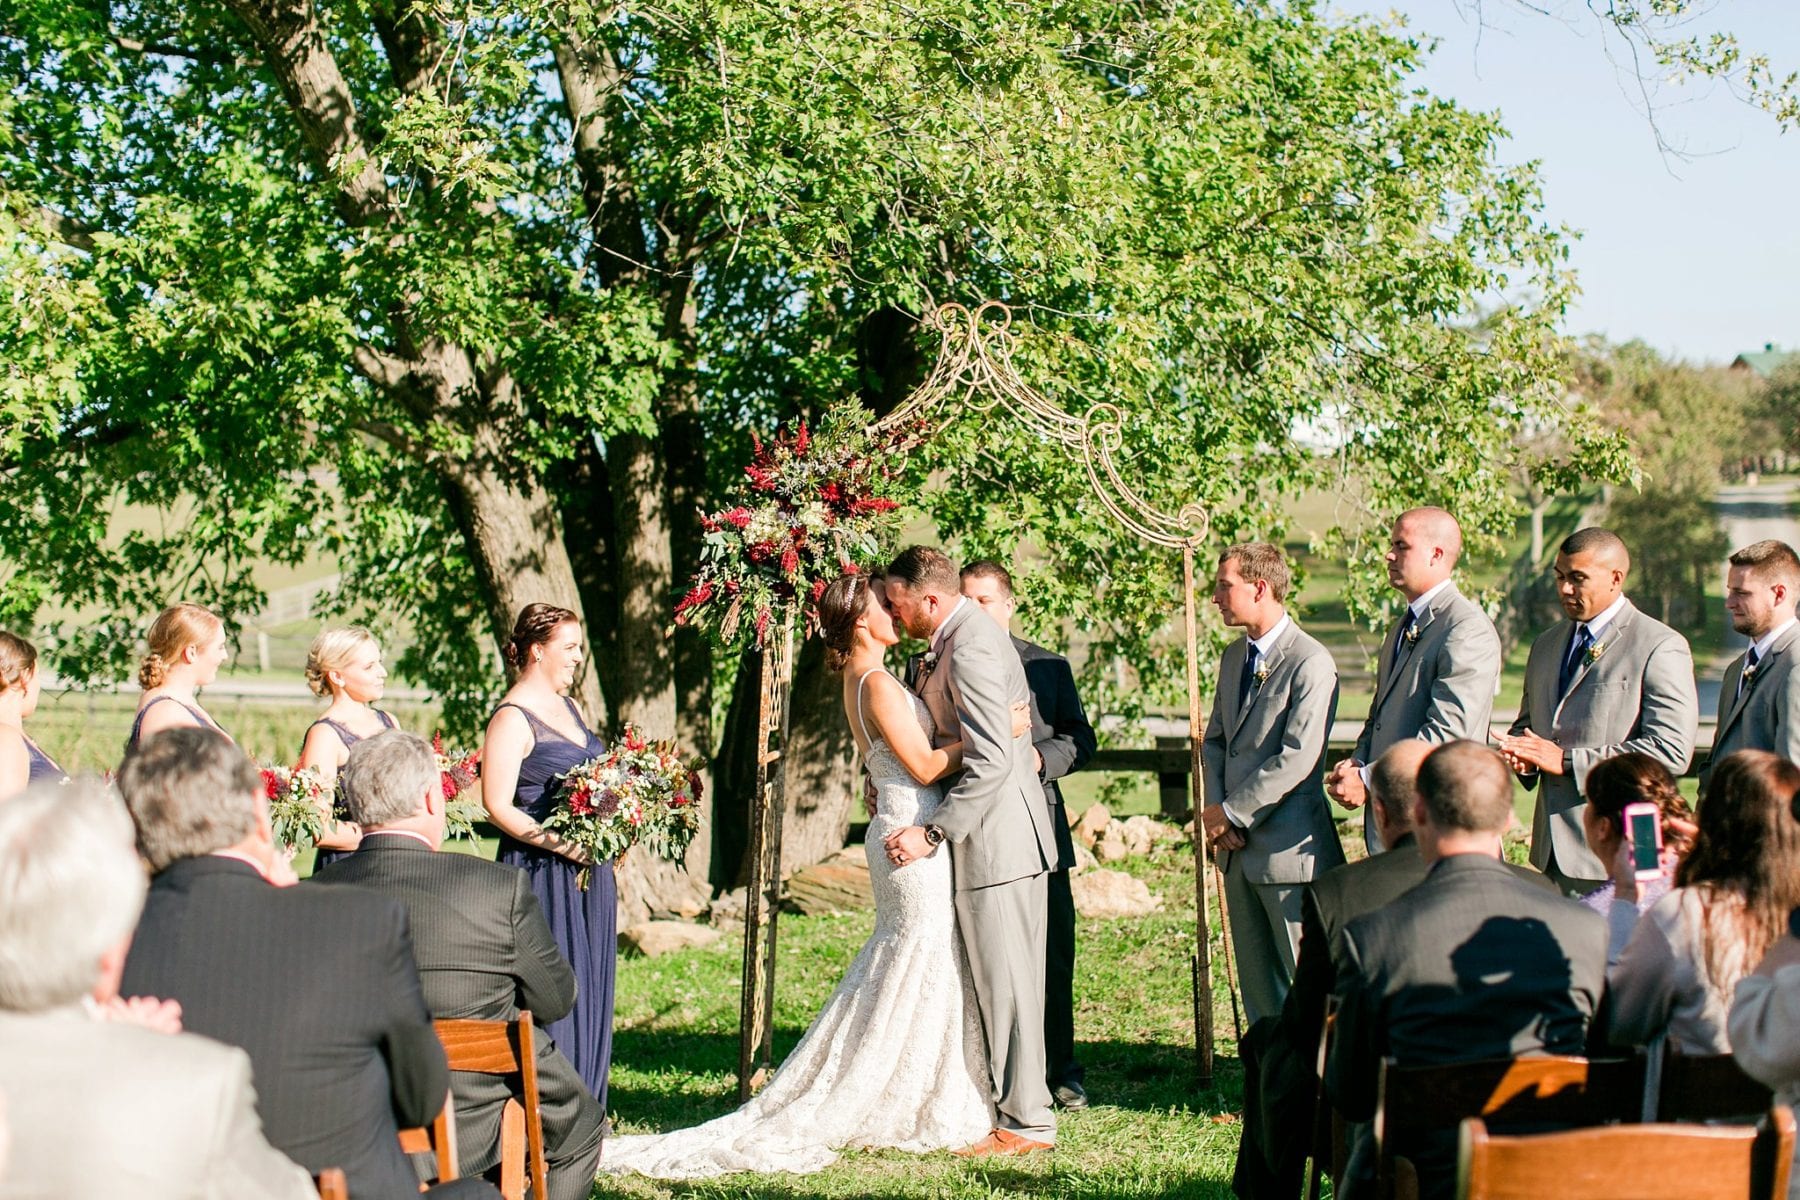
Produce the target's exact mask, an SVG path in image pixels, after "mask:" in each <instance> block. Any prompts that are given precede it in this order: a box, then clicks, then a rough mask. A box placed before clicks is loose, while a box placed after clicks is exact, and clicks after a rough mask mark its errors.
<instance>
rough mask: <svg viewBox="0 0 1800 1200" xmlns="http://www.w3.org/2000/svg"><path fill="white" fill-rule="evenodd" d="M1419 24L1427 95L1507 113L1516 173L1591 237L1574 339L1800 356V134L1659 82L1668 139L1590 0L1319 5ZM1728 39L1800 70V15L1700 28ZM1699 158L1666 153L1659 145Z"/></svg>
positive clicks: (1579, 250)
mask: <svg viewBox="0 0 1800 1200" xmlns="http://www.w3.org/2000/svg"><path fill="white" fill-rule="evenodd" d="M1320 2H1321V7H1322V8H1323V9H1324V10H1325V11H1333V10H1335V11H1339V12H1343V13H1357V14H1370V15H1374V16H1379V17H1385V16H1386V15H1387V14H1389V13H1390V12H1393V11H1398V12H1400V13H1402V14H1404V15H1405V18H1406V24H1407V26H1408V28H1409V29H1410V30H1411V31H1412V32H1413V33H1415V34H1417V35H1430V36H1435V37H1436V38H1438V39H1439V46H1438V49H1437V52H1436V53H1435V54H1433V55H1432V56H1431V58H1430V60H1429V62H1428V63H1427V66H1426V68H1425V70H1424V71H1423V73H1422V74H1421V75H1420V76H1419V77H1418V79H1419V82H1420V83H1421V84H1422V85H1423V86H1425V87H1427V88H1429V89H1430V90H1431V91H1432V92H1434V93H1436V94H1438V95H1442V96H1449V97H1451V98H1453V99H1455V100H1456V101H1457V102H1458V103H1460V104H1462V105H1463V106H1464V107H1468V108H1475V109H1481V110H1498V111H1499V112H1500V114H1501V117H1502V121H1503V124H1505V126H1506V128H1507V129H1508V131H1509V132H1510V134H1511V135H1512V136H1511V140H1510V141H1509V142H1507V143H1506V144H1505V146H1504V147H1503V148H1502V152H1501V156H1502V158H1503V160H1504V161H1506V162H1524V161H1527V160H1530V159H1537V160H1539V161H1540V163H1541V170H1542V175H1543V181H1544V191H1545V215H1546V217H1547V218H1548V219H1549V220H1550V221H1551V222H1552V223H1556V224H1565V225H1568V226H1571V227H1573V228H1574V229H1576V230H1579V231H1580V232H1581V238H1580V240H1578V241H1577V242H1575V243H1574V245H1573V247H1572V262H1573V264H1574V267H1575V269H1576V271H1577V273H1578V277H1579V279H1580V284H1581V290H1582V294H1581V296H1580V297H1579V298H1578V299H1577V300H1576V302H1575V305H1574V307H1573V308H1572V309H1571V310H1570V313H1569V317H1568V322H1567V330H1568V332H1570V333H1572V334H1577V335H1580V334H1585V333H1604V334H1605V335H1607V336H1608V337H1609V338H1612V339H1614V340H1617V341H1623V340H1626V339H1628V338H1632V337H1637V338H1642V339H1643V340H1644V341H1646V342H1649V343H1650V344H1651V345H1653V346H1655V347H1657V348H1658V349H1660V350H1663V351H1665V352H1667V353H1672V354H1677V355H1679V356H1681V357H1683V358H1687V359H1691V360H1695V361H1718V362H1725V361H1729V360H1730V358H1731V357H1732V355H1734V354H1736V353H1737V352H1738V351H1740V350H1755V349H1760V348H1761V347H1762V345H1763V343H1765V342H1774V343H1776V344H1777V345H1780V346H1785V347H1787V348H1790V349H1795V348H1800V131H1795V132H1792V133H1788V134H1786V135H1783V134H1781V133H1780V132H1779V131H1778V129H1777V127H1776V125H1775V122H1774V119H1773V118H1771V117H1770V116H1768V114H1766V113H1763V112H1761V111H1760V110H1758V109H1754V108H1752V107H1750V106H1749V105H1747V104H1745V103H1743V102H1742V101H1741V100H1739V99H1737V98H1736V97H1734V96H1733V95H1732V94H1731V93H1730V92H1729V90H1728V89H1726V88H1724V87H1722V86H1718V85H1714V84H1709V83H1698V84H1689V85H1684V86H1669V85H1667V84H1660V85H1659V84H1657V82H1656V79H1655V73H1656V68H1655V65H1654V63H1652V64H1650V65H1649V66H1648V68H1647V71H1646V73H1647V74H1648V75H1650V76H1651V77H1652V87H1653V88H1654V89H1655V95H1654V96H1653V98H1652V101H1653V112H1654V121H1655V124H1654V126H1653V125H1652V119H1651V117H1648V116H1646V115H1645V103H1644V98H1643V97H1642V96H1641V95H1640V94H1638V93H1639V85H1638V81H1637V78H1636V76H1635V74H1634V73H1633V72H1632V71H1631V69H1630V67H1629V59H1628V58H1627V57H1626V55H1627V53H1628V52H1627V48H1626V47H1625V45H1624V43H1623V42H1622V41H1620V40H1619V38H1618V37H1617V35H1616V34H1612V35H1611V36H1608V35H1607V33H1606V32H1605V29H1604V27H1603V26H1602V24H1601V23H1600V22H1599V21H1598V20H1597V19H1596V18H1595V17H1594V16H1593V15H1592V13H1591V12H1590V11H1589V10H1588V8H1587V6H1586V5H1585V4H1583V3H1580V2H1579V0H1533V4H1534V6H1535V7H1541V8H1545V9H1549V10H1550V11H1551V13H1552V15H1549V16H1546V15H1542V14H1541V13H1539V12H1535V11H1531V10H1530V9H1528V8H1526V7H1525V6H1524V4H1522V3H1519V2H1517V0H1398V2H1397V3H1396V2H1393V0H1320ZM1715 28H1716V29H1728V30H1730V31H1732V32H1734V33H1736V34H1737V35H1738V38H1739V40H1740V41H1741V42H1742V43H1743V44H1744V46H1745V47H1746V48H1748V49H1752V50H1756V51H1759V52H1761V53H1766V54H1767V55H1769V57H1770V58H1771V59H1772V61H1773V65H1774V66H1775V68H1776V69H1777V70H1778V71H1782V72H1785V71H1791V70H1795V69H1797V68H1800V3H1796V0H1718V2H1717V3H1715V4H1713V5H1712V6H1711V8H1710V10H1709V11H1707V12H1706V13H1705V14H1704V15H1703V16H1702V18H1701V19H1700V20H1699V21H1698V22H1697V23H1696V24H1695V26H1694V29H1695V31H1696V32H1702V33H1703V32H1705V31H1707V30H1710V29H1715ZM1658 130H1660V131H1661V134H1662V137H1663V139H1664V140H1665V141H1666V142H1668V143H1669V144H1671V145H1673V146H1675V147H1677V148H1678V149H1680V150H1682V151H1684V153H1685V157H1680V156H1672V155H1668V154H1665V153H1663V152H1662V151H1660V150H1659V149H1658V145H1657V132H1658Z"/></svg>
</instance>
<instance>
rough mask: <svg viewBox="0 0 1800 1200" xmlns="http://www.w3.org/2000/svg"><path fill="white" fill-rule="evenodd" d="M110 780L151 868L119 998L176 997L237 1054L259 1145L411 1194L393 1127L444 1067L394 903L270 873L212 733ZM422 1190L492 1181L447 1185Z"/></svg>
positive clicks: (177, 735)
mask: <svg viewBox="0 0 1800 1200" xmlns="http://www.w3.org/2000/svg"><path fill="white" fill-rule="evenodd" d="M119 790H120V792H122V793H123V794H124V797H125V803H126V806H127V807H128V808H129V809H130V810H131V816H132V819H133V820H134V821H135V822H136V824H137V831H138V844H139V847H140V849H141V850H142V852H143V854H144V857H145V858H146V859H148V860H149V863H150V867H151V870H152V871H154V872H155V876H154V878H153V879H152V880H151V883H150V896H149V900H148V902H147V903H146V904H145V907H144V915H143V919H142V920H141V921H140V922H139V923H138V930H137V936H136V938H135V939H134V940H133V942H132V946H131V954H130V956H129V957H128V958H127V959H126V963H125V977H124V984H123V987H122V989H121V990H122V991H123V992H124V993H125V994H127V995H152V996H160V997H165V998H168V999H172V1000H177V1001H179V1002H180V1003H181V1011H182V1021H183V1023H184V1026H185V1027H186V1028H187V1029H188V1030H189V1031H190V1032H193V1033H199V1034H204V1035H205V1036H207V1037H210V1038H214V1039H216V1040H218V1041H221V1042H224V1043H226V1044H227V1045H231V1046H238V1047H241V1048H242V1049H243V1050H245V1051H246V1052H247V1053H248V1054H249V1055H250V1061H251V1063H252V1064H253V1066H254V1068H255V1071H256V1089H257V1107H258V1109H259V1110H260V1112H261V1113H262V1119H263V1125H264V1127H265V1128H266V1129H267V1131H268V1135H269V1140H270V1141H271V1142H272V1143H274V1144H275V1145H276V1146H277V1147H279V1148H280V1149H281V1150H282V1152H283V1153H285V1154H287V1156H288V1157H289V1158H292V1159H293V1160H294V1161H295V1162H297V1163H299V1164H300V1165H301V1166H303V1167H305V1168H306V1169H307V1170H309V1171H311V1172H313V1173H314V1174H317V1173H318V1172H320V1171H322V1170H324V1169H325V1168H327V1167H342V1168H343V1170H344V1174H345V1176H346V1179H347V1182H348V1183H349V1186H350V1194H351V1195H352V1196H356V1197H359V1198H361V1197H370V1198H376V1197H391V1198H392V1200H400V1198H402V1197H412V1196H417V1195H418V1190H419V1181H418V1176H417V1174H416V1173H415V1172H414V1170H413V1167H412V1165H411V1163H409V1162H408V1161H407V1159H406V1156H405V1155H403V1154H402V1153H401V1152H400V1144H399V1140H398V1139H399V1130H400V1128H401V1127H402V1126H406V1127H411V1126H417V1125H425V1124H428V1123H429V1122H430V1121H431V1120H432V1119H433V1118H434V1117H436V1116H437V1114H438V1110H439V1109H441V1108H442V1107H443V1105H444V1097H445V1094H446V1093H447V1092H448V1091H449V1088H450V1071H449V1068H448V1067H447V1066H446V1065H445V1062H444V1048H443V1046H442V1045H440V1044H439V1043H438V1040H437V1034H436V1032H435V1031H433V1029H432V1027H431V1014H430V1013H429V1012H427V1011H426V1008H425V998H424V995H423V994H422V992H421V990H420V987H419V973H418V970H417V969H416V968H415V967H414V966H413V954H412V940H411V939H410V938H409V937H408V936H407V928H406V909H405V908H404V907H403V906H401V905H400V904H398V903H396V902H394V901H392V900H388V899H386V898H384V897H381V896H377V895H373V894H371V893H368V892H363V891H351V890H349V889H342V890H339V889H330V888H281V887H276V886H274V885H273V884H272V883H270V882H269V876H270V873H271V872H272V871H273V870H274V867H275V862H276V850H275V847H274V840H273V838H272V836H271V834H270V831H269V813H268V808H267V805H266V803H265V802H264V800H263V791H262V777H261V775H260V774H259V773H258V772H257V769H256V767H255V766H254V765H253V764H252V763H251V762H250V760H249V759H248V758H246V757H244V753H243V751H241V750H239V749H238V748H237V747H236V746H235V745H234V744H232V742H231V741H230V739H228V738H226V737H224V736H222V735H221V734H219V733H217V732H215V731H213V730H210V729H201V728H198V727H177V728H171V729H166V730H164V731H162V732H161V733H158V734H155V735H153V736H152V737H150V738H147V739H146V740H145V741H143V742H142V743H141V744H140V745H139V746H138V747H137V748H136V749H135V750H133V751H132V753H130V754H129V755H127V756H126V759H125V763H124V765H123V766H122V767H121V768H120V771H119ZM433 1195H437V1196H443V1197H452V1196H455V1197H463V1196H469V1197H475V1196H492V1195H493V1191H492V1189H490V1188H489V1187H488V1186H487V1185H486V1184H483V1183H481V1182H480V1181H479V1180H463V1181H458V1182H457V1183H453V1184H446V1185H443V1186H442V1187H441V1188H438V1189H434V1190H433Z"/></svg>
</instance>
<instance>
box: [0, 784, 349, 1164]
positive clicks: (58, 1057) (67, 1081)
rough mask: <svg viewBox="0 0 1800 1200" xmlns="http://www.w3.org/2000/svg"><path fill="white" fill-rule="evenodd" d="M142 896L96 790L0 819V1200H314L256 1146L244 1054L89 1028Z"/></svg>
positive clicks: (120, 815)
mask: <svg viewBox="0 0 1800 1200" xmlns="http://www.w3.org/2000/svg"><path fill="white" fill-rule="evenodd" d="M144 891H145V882H144V870H143V867H142V865H141V864H140V863H139V862H138V857H137V854H136V853H135V852H134V851H133V849H132V831H131V821H130V819H129V818H128V817H127V816H126V815H125V810H124V809H123V808H122V807H121V806H120V804H119V801H118V798H117V797H115V796H113V795H112V794H110V793H109V792H108V791H107V790H106V789H105V787H104V786H103V785H101V784H100V783H98V782H97V781H94V780H89V779H78V780H76V781H75V782H73V783H71V784H69V785H68V786H67V787H64V786H60V785H47V784H38V785H35V786H34V787H32V788H30V789H28V790H27V791H26V792H25V793H24V794H23V795H21V796H18V797H16V798H14V799H12V800H9V801H7V802H6V803H5V804H0V897H4V900H0V1093H4V1094H6V1095H9V1096H11V1097H13V1099H14V1101H15V1102H14V1103H13V1104H12V1105H11V1106H10V1109H9V1111H8V1118H7V1119H8V1121H9V1122H10V1124H11V1138H12V1151H11V1155H10V1161H9V1162H8V1163H7V1166H6V1177H5V1180H4V1182H0V1195H6V1196H58V1197H68V1198H73V1200H89V1198H94V1200H98V1198H99V1197H112V1196H131V1197H133V1198H134V1200H165V1198H166V1200H176V1198H177V1197H182V1198H186V1197H196V1196H198V1197H205V1198H207V1200H215V1198H216V1200H238V1198H240V1197H253V1198H258V1197H269V1198H271V1200H306V1198H309V1197H313V1196H315V1195H316V1193H315V1192H314V1190H313V1184H312V1180H311V1179H310V1178H309V1177H308V1176H307V1173H306V1172H305V1171H304V1170H302V1169H301V1168H300V1167H298V1166H296V1165H295V1164H294V1163H292V1162H290V1161H289V1160H288V1159H287V1158H285V1157H283V1156H282V1154H281V1153H280V1152H279V1151H277V1150H276V1149H275V1148H274V1147H272V1146H271V1145H269V1143H268V1141H267V1140H266V1139H265V1138H264V1136H263V1131H262V1127H261V1124H260V1122H259V1120H258V1118H257V1111H256V1091H255V1089H254V1088H253V1087H252V1086H251V1077H250V1060H249V1058H248V1057H247V1056H246V1055H245V1054H244V1052H243V1051H242V1050H237V1049H233V1048H231V1047H227V1046H221V1045H218V1044H217V1043H215V1042H211V1041H208V1040H207V1039H205V1038H202V1037H196V1036H194V1035H192V1034H185V1033H163V1032H158V1031H156V1030H154V1029H150V1028H145V1027H143V1026H141V1025H139V1024H135V1023H130V1022H122V1021H118V1020H105V1019H101V1018H102V1016H104V1015H105V1014H106V1013H108V1012H109V1011H112V1012H116V1011H117V1006H116V1001H117V999H118V990H119V979H120V974H121V972H122V971H123V969H124V966H125V961H126V954H127V949H128V947H129V946H130V944H131V940H132V928H133V926H135V925H136V923H137V920H138V914H139V913H140V911H141V910H142V908H143V905H144ZM27 1097H28V1098H29V1100H30V1102H29V1103H25V1102H24V1100H25V1098H27Z"/></svg>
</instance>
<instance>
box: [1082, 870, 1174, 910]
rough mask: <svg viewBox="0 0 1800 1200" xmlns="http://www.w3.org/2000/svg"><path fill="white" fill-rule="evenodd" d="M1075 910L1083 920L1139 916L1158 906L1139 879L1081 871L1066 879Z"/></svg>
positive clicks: (1101, 872) (1104, 872)
mask: <svg viewBox="0 0 1800 1200" xmlns="http://www.w3.org/2000/svg"><path fill="white" fill-rule="evenodd" d="M1069 890H1070V891H1072V892H1073V893H1074V894H1075V911H1076V912H1077V913H1079V914H1081V915H1082V916H1084V917H1088V918H1090V919H1092V918H1096V917H1099V918H1107V917H1141V916H1144V915H1146V914H1148V913H1153V912H1155V911H1156V910H1157V909H1159V908H1161V907H1162V901H1161V900H1158V899H1157V898H1156V897H1155V896H1152V895H1151V894H1150V888H1149V887H1148V885H1146V884H1145V883H1144V881H1143V880H1141V879H1138V878H1135V877H1134V876H1131V875H1127V874H1126V873H1125V872H1123V871H1085V872H1083V873H1082V874H1080V875H1077V876H1075V877H1074V878H1072V879H1070V880H1069Z"/></svg>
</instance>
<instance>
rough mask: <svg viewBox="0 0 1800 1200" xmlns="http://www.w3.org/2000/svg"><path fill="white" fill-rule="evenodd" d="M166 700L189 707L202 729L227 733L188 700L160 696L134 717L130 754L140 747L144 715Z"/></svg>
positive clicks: (127, 750)
mask: <svg viewBox="0 0 1800 1200" xmlns="http://www.w3.org/2000/svg"><path fill="white" fill-rule="evenodd" d="M164 700H167V701H168V702H169V703H171V704H179V705H181V707H183V708H185V709H187V715H188V716H190V717H192V718H194V724H196V725H198V726H200V727H201V728H202V729H211V730H214V731H216V732H218V733H225V731H224V730H223V729H221V728H219V723H218V722H217V721H215V720H213V719H212V718H211V717H208V716H207V715H206V714H205V713H203V712H201V711H200V710H199V709H197V708H195V707H194V706H193V705H191V704H189V703H187V702H186V701H184V700H177V699H175V697H173V696H158V697H156V698H155V699H154V700H152V701H150V703H148V704H146V705H144V707H142V708H140V709H138V710H137V716H136V717H134V718H132V722H131V736H130V737H128V738H126V739H125V753H127V754H130V753H131V752H132V751H133V750H136V749H137V748H138V741H139V740H140V739H141V738H142V737H143V733H144V717H145V716H146V715H147V714H148V713H149V712H150V710H151V709H153V708H155V707H156V706H157V705H159V704H161V703H162V702H163V701H164ZM225 736H226V737H230V736H231V735H230V734H229V733H225Z"/></svg>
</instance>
